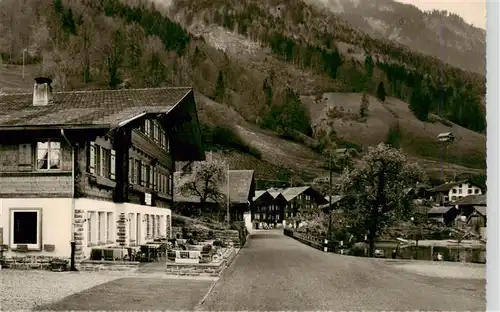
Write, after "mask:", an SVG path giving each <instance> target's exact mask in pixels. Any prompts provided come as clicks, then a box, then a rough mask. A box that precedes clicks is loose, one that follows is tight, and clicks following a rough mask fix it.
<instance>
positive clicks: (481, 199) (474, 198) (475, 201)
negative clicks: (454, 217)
mask: <svg viewBox="0 0 500 312" xmlns="http://www.w3.org/2000/svg"><path fill="white" fill-rule="evenodd" d="M486 203H487V202H486V194H480V195H468V196H465V197H463V198H460V199H458V200H456V201H454V202H451V203H450V205H459V206H472V205H477V206H486Z"/></svg>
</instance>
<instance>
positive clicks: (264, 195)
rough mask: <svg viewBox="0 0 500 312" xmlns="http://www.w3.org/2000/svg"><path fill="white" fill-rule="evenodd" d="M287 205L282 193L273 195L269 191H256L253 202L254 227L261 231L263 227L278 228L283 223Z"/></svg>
mask: <svg viewBox="0 0 500 312" xmlns="http://www.w3.org/2000/svg"><path fill="white" fill-rule="evenodd" d="M285 205H286V201H285V198H284V197H283V195H281V193H279V192H276V193H275V194H273V195H271V193H269V192H268V191H265V190H264V191H262V190H261V191H256V192H255V197H254V198H253V200H252V203H251V208H252V225H253V228H256V229H259V228H261V227H262V226H263V225H267V226H271V227H278V224H280V225H281V224H282V222H283V212H284V210H283V208H284V207H285Z"/></svg>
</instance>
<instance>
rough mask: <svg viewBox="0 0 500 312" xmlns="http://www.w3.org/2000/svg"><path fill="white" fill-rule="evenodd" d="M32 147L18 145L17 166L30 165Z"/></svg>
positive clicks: (29, 145)
mask: <svg viewBox="0 0 500 312" xmlns="http://www.w3.org/2000/svg"><path fill="white" fill-rule="evenodd" d="M32 151H33V150H32V147H31V144H20V145H19V160H18V164H19V166H31V165H32Z"/></svg>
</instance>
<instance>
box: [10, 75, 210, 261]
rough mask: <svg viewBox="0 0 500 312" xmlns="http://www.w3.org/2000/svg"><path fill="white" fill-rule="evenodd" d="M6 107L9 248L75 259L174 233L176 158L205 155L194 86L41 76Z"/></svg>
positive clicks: (14, 252) (192, 158)
mask: <svg viewBox="0 0 500 312" xmlns="http://www.w3.org/2000/svg"><path fill="white" fill-rule="evenodd" d="M0 112H1V113H0V159H1V160H2V161H0V222H1V225H0V228H1V229H2V230H3V233H2V234H3V244H4V247H5V248H6V249H7V250H4V255H5V256H7V257H11V256H44V257H60V258H69V257H70V254H71V251H72V249H74V253H75V260H76V262H77V263H78V262H79V261H80V260H82V259H84V258H88V257H89V255H90V252H91V249H92V248H93V247H95V246H100V247H106V246H122V247H129V246H134V245H141V244H145V243H147V242H149V241H152V240H154V239H156V238H162V237H163V238H168V237H169V236H170V235H171V210H170V208H171V206H172V200H173V197H172V192H173V183H172V174H173V172H174V168H175V167H174V164H175V162H176V161H195V160H203V159H204V148H203V145H202V138H201V133H200V128H199V123H198V115H197V110H196V103H195V99H194V96H193V90H192V89H191V88H189V87H179V88H152V89H125V90H94V91H64V92H53V90H52V87H51V79H49V78H43V77H40V78H37V79H35V84H34V92H33V93H22V94H4V95H0ZM70 241H71V242H72V244H71V245H70V243H69V242H70Z"/></svg>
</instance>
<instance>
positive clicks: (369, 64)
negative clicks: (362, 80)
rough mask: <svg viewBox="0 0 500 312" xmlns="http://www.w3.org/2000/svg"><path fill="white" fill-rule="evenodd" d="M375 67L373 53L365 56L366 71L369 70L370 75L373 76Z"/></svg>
mask: <svg viewBox="0 0 500 312" xmlns="http://www.w3.org/2000/svg"><path fill="white" fill-rule="evenodd" d="M373 67H374V63H373V58H372V56H371V55H367V56H366V58H365V68H366V71H367V72H368V77H371V76H372V75H373Z"/></svg>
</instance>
